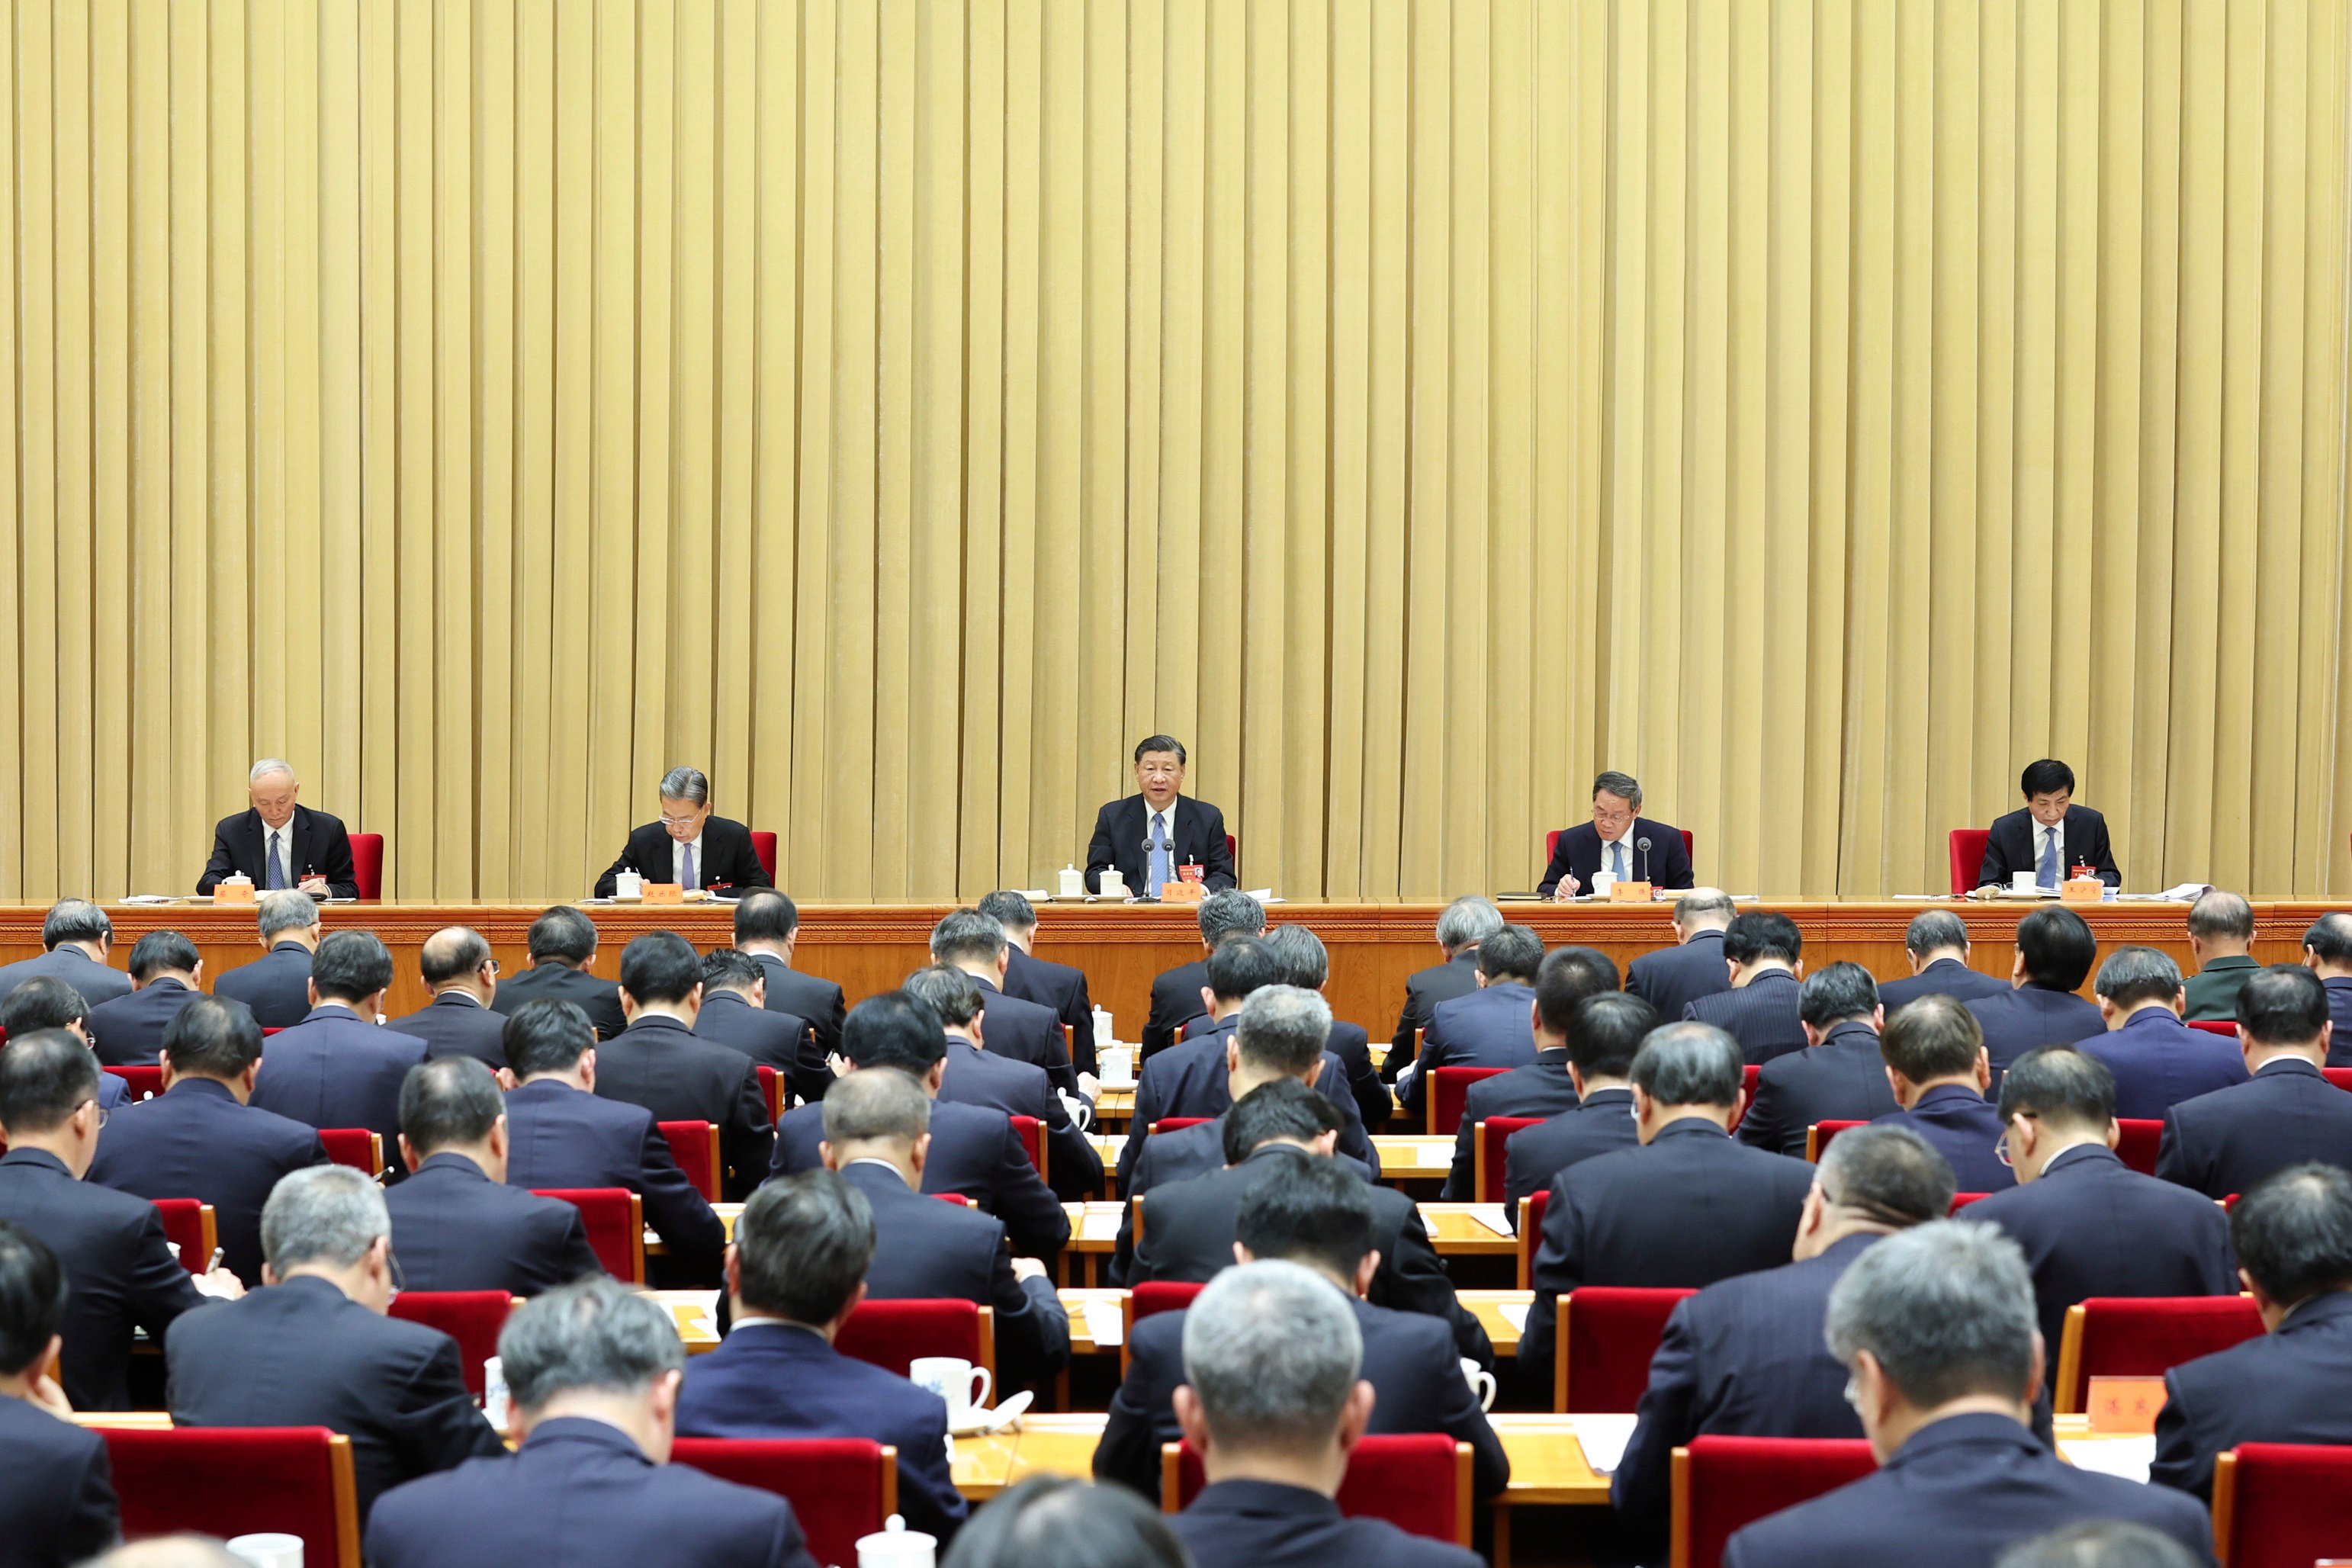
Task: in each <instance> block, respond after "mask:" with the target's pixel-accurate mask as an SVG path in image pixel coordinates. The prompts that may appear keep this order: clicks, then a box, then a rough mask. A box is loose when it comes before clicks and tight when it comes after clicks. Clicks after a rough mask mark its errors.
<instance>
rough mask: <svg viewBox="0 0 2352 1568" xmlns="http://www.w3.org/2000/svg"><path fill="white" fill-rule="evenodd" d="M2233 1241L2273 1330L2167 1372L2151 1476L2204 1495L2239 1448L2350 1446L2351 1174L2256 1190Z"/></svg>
mask: <svg viewBox="0 0 2352 1568" xmlns="http://www.w3.org/2000/svg"><path fill="white" fill-rule="evenodd" d="M2230 1242H2231V1247H2232V1249H2233V1250H2234V1251H2235V1252H2236V1253H2237V1255H2238V1277H2239V1279H2241V1280H2242V1281H2243V1282H2244V1284H2245V1287H2246V1289H2248V1290H2249V1291H2251V1292H2252V1294H2253V1298H2254V1305H2255V1307H2256V1308H2257V1309H2258V1310H2260V1311H2261V1312H2262V1315H2263V1328H2264V1329H2266V1330H2268V1332H2267V1333H2266V1334H2264V1335H2263V1337H2262V1338H2261V1339H2258V1340H2248V1341H2246V1342H2244V1343H2243V1344H2238V1345H2232V1346H2231V1348H2230V1349H2228V1350H2225V1351H2221V1352H2218V1353H2217V1354H2214V1355H2209V1356H2201V1357H2200V1358H2199V1359H2197V1360H2195V1361H2192V1362H2189V1363H2184V1364H2182V1365H2179V1366H2176V1367H2174V1368H2173V1369H2172V1370H2171V1371H2169V1372H2168V1373H2165V1374H2164V1387H2165V1401H2164V1407H2163V1408H2162V1409H2161V1410H2158V1412H2157V1415H2156V1462H2155V1463H2154V1464H2153V1465H2151V1466H2150V1467H2149V1468H2148V1473H2147V1479H2149V1480H2151V1481H2154V1482H2157V1483H2158V1484H2160V1485H2163V1486H2169V1487H2179V1489H2181V1490H2183V1491H2187V1492H2194V1493H2196V1494H2197V1495H2198V1496H2199V1497H2206V1496H2209V1495H2210V1493H2211V1492H2212V1489H2213V1460H2214V1457H2215V1456H2216V1455H2219V1454H2223V1453H2226V1452H2228V1451H2229V1450H2230V1449H2231V1448H2234V1447H2237V1446H2238V1445H2239V1444H2241V1443H2327V1444H2335V1445H2342V1444H2352V1173H2347V1172H2345V1171H2344V1170H2343V1169H2341V1168H2340V1167H2338V1166H2335V1165H2321V1164H2309V1165H2297V1166H2294V1167H2291V1168H2289V1169H2287V1170H2284V1171H2281V1172H2279V1173H2276V1174H2274V1175H2273V1176H2271V1177H2270V1178H2269V1179H2268V1180H2266V1181H2263V1182H2262V1183H2261V1184H2257V1185H2255V1186H2253V1187H2252V1188H2249V1189H2248V1190H2247V1192H2246V1194H2245V1195H2244V1196H2243V1197H2242V1198H2241V1199H2240V1200H2239V1202H2238V1206H2237V1207H2236V1208H2235V1209H2233V1210H2231V1213H2230Z"/></svg>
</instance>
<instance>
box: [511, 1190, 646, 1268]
mask: <svg viewBox="0 0 2352 1568" xmlns="http://www.w3.org/2000/svg"><path fill="white" fill-rule="evenodd" d="M531 1190H532V1191H533V1192H536V1193H537V1194H539V1195H540V1196H541V1197H543V1198H562V1200H563V1201H564V1202H565V1203H567V1204H570V1205H572V1207H573V1208H576V1209H578V1210H579V1211H580V1223H581V1224H582V1225H583V1226H585V1227H586V1229H587V1232H588V1246H589V1247H590V1248H591V1249H592V1250H593V1252H594V1253H595V1254H596V1261H597V1262H599V1263H601V1264H603V1265H604V1272H605V1273H607V1274H610V1275H611V1276H612V1277H613V1278H614V1279H620V1280H625V1281H626V1282H627V1283H629V1284H632V1285H642V1284H644V1283H645V1282H646V1220H645V1204H644V1200H643V1199H641V1198H639V1197H638V1196H637V1194H635V1193H633V1192H631V1191H629V1190H628V1189H627V1188H626V1187H534V1188H532V1189H531Z"/></svg>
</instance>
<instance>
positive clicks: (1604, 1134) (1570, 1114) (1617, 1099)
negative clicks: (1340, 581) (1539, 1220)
mask: <svg viewBox="0 0 2352 1568" xmlns="http://www.w3.org/2000/svg"><path fill="white" fill-rule="evenodd" d="M1494 1081H1495V1082H1497V1083H1500V1082H1501V1081H1502V1080H1501V1079H1495V1080H1494ZM1477 1087H1478V1086H1476V1085H1473V1086H1472V1089H1473V1091H1474V1092H1475V1089H1477ZM1641 1141H1642V1138H1641V1133H1640V1131H1639V1130H1638V1129H1636V1128H1635V1126H1634V1125H1633V1090H1632V1089H1594V1090H1593V1091H1592V1092H1591V1094H1588V1095H1586V1096H1585V1097H1584V1100H1583V1101H1582V1102H1581V1103H1580V1104H1578V1105H1575V1106H1572V1107H1570V1109H1569V1110H1563V1111H1559V1112H1558V1113H1557V1114H1555V1115H1554V1116H1552V1117H1551V1119H1550V1120H1549V1121H1546V1122H1544V1124H1543V1125H1542V1126H1540V1127H1523V1128H1521V1129H1520V1130H1519V1131H1517V1132H1514V1133H1512V1134H1511V1135H1510V1137H1509V1138H1507V1139H1506V1140H1505V1141H1504V1142H1503V1196H1504V1202H1505V1204H1506V1205H1507V1207H1506V1208H1505V1210H1504V1212H1505V1213H1506V1214H1508V1215H1510V1216H1511V1223H1512V1224H1513V1225H1515V1226H1516V1225H1517V1224H1518V1223H1519V1200H1520V1199H1521V1198H1528V1197H1533V1196H1534V1195H1535V1194H1538V1193H1539V1192H1544V1191H1547V1190H1549V1188H1550V1186H1551V1184H1552V1183H1553V1182H1555V1181H1557V1180H1558V1179H1559V1173H1561V1172H1562V1171H1565V1170H1567V1169H1568V1168H1569V1167H1570V1165H1575V1164H1580V1163H1583V1162H1584V1161H1586V1160H1590V1159H1591V1158H1592V1157H1593V1156H1594V1155H1596V1154H1613V1153H1615V1152H1617V1151H1618V1150H1620V1149H1632V1148H1635V1147H1637V1146H1639V1144H1640V1143H1641Z"/></svg>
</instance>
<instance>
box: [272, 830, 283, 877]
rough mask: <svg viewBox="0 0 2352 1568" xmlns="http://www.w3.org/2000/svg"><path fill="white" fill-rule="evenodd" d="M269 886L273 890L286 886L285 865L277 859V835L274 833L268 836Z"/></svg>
mask: <svg viewBox="0 0 2352 1568" xmlns="http://www.w3.org/2000/svg"><path fill="white" fill-rule="evenodd" d="M269 885H270V886H271V887H273V888H282V887H284V886H285V885H286V863H285V862H284V861H283V860H280V859H279V858H278V835H277V834H275V833H272V834H271V835H270V836H269Z"/></svg>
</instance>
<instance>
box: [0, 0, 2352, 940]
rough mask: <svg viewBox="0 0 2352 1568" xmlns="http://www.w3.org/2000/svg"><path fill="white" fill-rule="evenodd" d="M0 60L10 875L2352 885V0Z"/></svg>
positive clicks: (209, 30)
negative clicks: (2099, 863)
mask: <svg viewBox="0 0 2352 1568" xmlns="http://www.w3.org/2000/svg"><path fill="white" fill-rule="evenodd" d="M0 4H5V9H6V13H7V23H8V26H6V28H5V37H0V54H5V58H0V78H5V81H6V82H7V83H8V84H9V91H10V93H11V101H10V112H9V114H8V116H7V119H6V133H7V135H8V137H9V143H8V145H7V147H6V148H5V159H0V182H5V186H6V188H5V192H0V198H5V210H6V211H7V212H8V213H9V214H10V215H11V216H12V218H13V230H12V235H11V237H12V240H13V243H12V244H10V245H9V246H7V247H5V255H0V274H5V275H0V291H5V296H6V298H7V299H8V300H9V301H10V304H11V307H12V308H11V309H9V310H5V311H0V340H5V345H4V346H0V357H5V361H6V362H7V363H8V364H9V365H10V366H11V368H12V370H13V374H11V375H9V376H8V377H6V378H5V379H0V402H5V409H0V440H4V441H6V442H7V443H9V448H8V450H7V451H6V452H5V455H0V484H12V485H13V486H14V488H15V493H14V496H13V498H12V499H13V500H14V503H15V504H14V505H13V507H10V508H8V509H6V511H5V517H0V529H5V531H6V532H7V537H6V539H5V548H0V618H5V621H6V622H7V623H8V624H12V625H14V626H15V627H16V638H17V646H16V651H17V656H18V671H17V674H18V679H16V680H15V681H11V682H6V683H4V684H0V770H5V771H7V772H10V773H13V775H14V777H15V778H16V780H17V781H18V784H19V791H18V801H17V808H16V810H15V811H13V812H9V811H0V895H22V896H27V897H47V896H49V895H51V894H53V893H56V892H58V891H59V890H81V891H89V892H93V893H96V894H99V895H100V896H113V895H116V894H120V893H121V892H124V891H126V890H148V889H167V888H169V889H176V888H181V887H184V886H185V885H187V884H188V883H190V882H191V881H192V880H193V879H194V875H195V872H196V869H197V868H198V866H199V865H200V864H201V862H202V859H203V858H204V854H205V847H206V844H207V843H208V833H209V826H210V824H211V822H212V820H213V819H214V818H215V816H219V815H221V814H223V813H225V812H226V811H228V810H230V809H233V808H235V807H236V806H238V805H241V803H242V798H243V781H244V775H245V770H246V767H247V764H248V763H249V762H250V761H251V760H252V758H254V757H255V756H257V755H263V754H274V755H283V756H285V757H288V758H290V759H292V760H293V761H294V762H295V763H297V764H298V765H299V768H300V770H301V773H302V777H303V790H304V798H305V800H306V801H308V802H309V803H310V804H312V805H318V806H320V807H322V808H324V809H328V810H331V811H334V812H337V813H338V814H340V815H341V816H344V817H345V818H346V819H347V820H348V821H350V822H351V823H352V825H353V826H358V827H364V828H370V829H374V830H378V831H381V832H383V833H385V834H387V835H388V836H389V837H390V855H389V866H388V873H387V875H388V882H389V890H390V891H391V892H393V893H394V894H396V895H399V896H404V897H410V898H423V897H438V898H470V897H482V898H504V897H528V898H533V899H536V898H540V897H545V896H556V895H570V894H573V893H576V892H578V891H579V890H581V889H583V887H584V885H585V883H586V881H587V879H588V878H589V877H590V876H591V875H592V874H593V871H594V869H595V868H598V867H600V866H601V865H602V864H604V862H605V861H606V860H607V859H609V858H611V856H612V855H613V854H614V852H615V850H616V849H617V847H618V846H619V843H620V840H621V837H622V835H623V833H624V832H625V829H626V828H627V826H629V825H630V824H631V823H633V822H637V821H643V820H646V819H647V818H649V817H650V816H652V815H653V813H654V810H655V803H654V800H653V784H654V781H655V780H656V777H657V776H658V774H659V773H660V772H661V771H662V769H663V768H665V767H666V766H667V765H669V764H671V763H697V764H699V765H702V766H704V767H706V768H708V769H709V772H710V773H711V775H712V777H713V779H714V781H715V784H716V789H717V795H718V798H717V805H718V806H719V809H720V810H721V811H722V812H724V813H726V814H728V815H731V816H742V817H745V818H748V819H749V820H750V821H751V823H752V825H753V826H763V827H770V828H774V829H776V830H778V831H779V832H780V833H781V834H782V857H783V864H782V879H783V881H784V882H785V883H786V884H787V885H788V886H789V887H791V888H792V889H793V890H794V891H795V892H797V893H799V894H801V895H803V896H804V897H814V898H820V899H843V900H859V899H878V900H897V899H907V898H920V899H932V898H945V897H949V896H950V895H953V894H957V893H963V894H972V893H977V892H979V891H981V890H983V889H987V888H989V887H991V886H993V885H996V884H999V883H1006V884H1011V885H1015V886H1021V885H1031V886H1034V885H1036V884H1039V883H1042V882H1045V881H1047V880H1048V879H1049V877H1050V873H1051V872H1052V870H1053V869H1054V868H1058V867H1060V866H1061V865H1062V864H1064V863H1065V862H1066V861H1068V860H1071V859H1073V858H1077V857H1079V856H1081V855H1082V854H1083V850H1084V843H1085V834H1086V830H1087V826H1088V825H1089V824H1090V822H1091V820H1092V814H1093V810H1094V808H1095V806H1096V805H1097V804H1098V803H1099V802H1100V801H1102V800H1103V799H1106V798H1108V797H1109V796H1111V795H1116V794H1118V793H1121V792H1122V790H1123V789H1125V788H1127V787H1129V786H1128V782H1127V781H1128V773H1127V752H1128V750H1129V746H1130V745H1131V744H1132V743H1133V742H1134V741H1135V740H1136V739H1137V738H1138V737H1139V736H1141V735H1143V734H1146V733H1149V732H1150V731H1157V730H1167V731H1173V732H1175V733H1176V734H1178V735H1180V736H1181V737H1183V738H1184V739H1185V741H1186V742H1188V743H1189V744H1190V746H1191V747H1192V757H1193V763H1192V781H1191V782H1192V789H1193V792H1194V793H1196V794H1198V795H1202V796H1203V797H1204V798H1207V799H1210V800H1214V801H1217V802H1219V803H1221V804H1222V805H1223V806H1224V807H1225V808H1226V811H1227V814H1228V821H1229V823H1230V824H1231V825H1232V826H1233V827H1234V831H1235V832H1236V833H1237V834H1238V835H1239V836H1240V837H1241V840H1242V879H1243V882H1244V885H1245V886H1260V885H1267V884H1271V885H1272V886H1274V887H1276V889H1280V890H1281V891H1283V892H1285V893H1286V894H1288V895H1290V896H1292V897H1295V898H1301V897H1305V898H1311V897H1316V896H1328V897H1332V898H1343V899H1352V898H1391V897H1397V896H1407V897H1425V896H1431V895H1441V894H1451V893H1454V892H1458V891H1463V890H1467V889H1493V888H1496V887H1504V888H1508V887H1514V886H1526V885H1528V884H1529V883H1531V882H1532V881H1533V880H1534V879H1535V876H1536V871H1537V868H1538V865H1539V863H1540V860H1539V858H1540V854H1541V836H1542V833H1543V830H1544V829H1546V828H1547V827H1551V826H1560V825H1562V824H1564V823H1567V822H1570V821H1574V820H1576V819H1578V818H1579V817H1580V816H1582V815H1583V813H1584V811H1585V803H1584V796H1585V786H1586V784H1587V783H1588V781H1589V779H1590V777H1591V773H1593V772H1594V771H1595V770H1596V769H1598V768H1600V767H1603V766H1613V767H1620V768H1626V769H1631V770H1633V771H1634V772H1636V773H1639V774H1640V775H1641V776H1642V778H1643V782H1644V784H1646V785H1647V787H1648V792H1649V797H1650V809H1651V810H1652V812H1653V813H1654V815H1656V816H1660V817H1662V818H1664V819H1666V820H1669V821H1672V822H1675V823H1676V824H1678V825H1681V826H1687V827H1690V828H1692V829H1694V830H1695V831H1696V835H1697V838H1698V868H1699V872H1700V875H1701V877H1702V878H1703V879H1706V880H1710V881H1716V882H1719V883H1722V884H1725V885H1727V886H1730V887H1734V888H1738V889H1758V890H1761V891H1763V892H1766V893H1769V894H1789V893H1799V892H1802V893H1811V894H1831V893H1843V894H1853V895H1868V894H1876V893H1882V892H1886V891H1902V890H1914V889H1935V888H1940V887H1941V886H1942V885H1943V884H1944V880H1945V847H1944V836H1945V833H1946V830H1947V829H1948V828H1950V827H1952V826H1963V825H1980V824H1982V823H1984V822H1985V821H1987V820H1988V819H1990V817H1991V816H1993V815H1995V814H1996V813H1998V812H2000V811H2002V810H2005V809H2007V808H2008V807H2009V806H2010V805H2012V804H2013V799H2014V792H2015V779H2016V775H2017V773H2018V770H2019V768H2020V767H2021V765H2022V764H2023V763H2026V762H2028V761H2030V760H2032V759H2033V758H2035V757H2038V756H2041V755H2043V754H2045V753H2050V754H2056V755H2059V756H2063V757H2067V758H2071V759H2072V760H2073V761H2074V764H2075V766H2076V769H2077V771H2078V773H2080V774H2081V777H2082V789H2081V791H2080V795H2081V797H2082V798H2083V799H2084V800H2086V801H2088V802H2090V803H2092V804H2095V805H2100V806H2102V807H2104V808H2105V810H2106V811H2107V812H2108V814H2109V817H2110V821H2111V822H2112V824H2113V826H2114V828H2115V831H2116V843H2117V847H2118V850H2119V853H2120V856H2121V858H2122V860H2123V864H2124V866H2125V868H2126V874H2127V877H2128V879H2129V881H2130V883H2131V884H2132V885H2134V886H2137V887H2151V886H2157V885H2161V884H2163V883H2167V882H2170V881H2174V880H2177V879H2186V878H2191V877H2194V878H2200V879H2214V880H2218V881H2221V882H2223V883H2226V884H2230V885H2232V886H2236V887H2241V888H2244V889H2248V890H2249V891H2252V892H2254V893H2257V894H2287V893H2300V894H2314V893H2321V892H2328V891H2343V890H2346V889H2347V887H2352V860H2347V850H2346V835H2347V831H2352V769H2347V767H2346V766H2345V763H2346V761H2347V756H2346V752H2347V741H2346V735H2347V721H2348V720H2352V679H2347V673H2348V672H2352V664H2347V647H2346V643H2345V639H2344V637H2343V631H2344V609H2343V606H2344V603H2345V598H2346V589H2347V573H2352V557H2347V551H2346V549H2345V540H2344V530H2345V510H2344V483H2343V480H2344V451H2345V434H2346V415H2347V396H2346V394H2347V356H2346V348H2345V342H2346V331H2347V310H2346V303H2345V300H2346V289H2347V268H2346V257H2347V200H2346V185H2347V155H2346V149H2347V117H2346V96H2347V95H2346V83H2347V42H2346V36H2347V16H2346V5H2345V3H2344V0H2235V3H2226V4H2225V3H2224V0H1618V3H1614V4H1610V3H1606V0H365V3H357V0H171V3H166V0H0Z"/></svg>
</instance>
